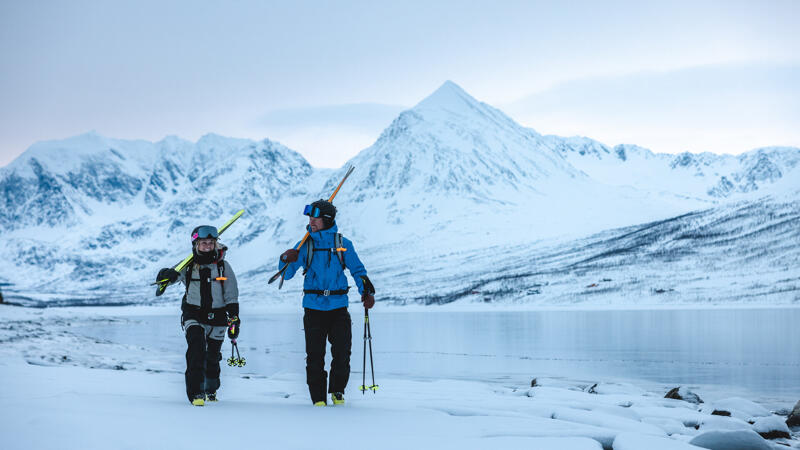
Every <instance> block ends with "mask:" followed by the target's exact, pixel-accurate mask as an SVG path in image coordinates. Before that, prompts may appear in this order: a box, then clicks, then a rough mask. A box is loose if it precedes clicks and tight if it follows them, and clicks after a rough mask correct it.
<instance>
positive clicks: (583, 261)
mask: <svg viewBox="0 0 800 450" xmlns="http://www.w3.org/2000/svg"><path fill="white" fill-rule="evenodd" d="M798 224H800V192H796V193H794V194H793V195H781V196H777V197H766V198H762V199H759V200H757V201H741V202H735V203H730V204H725V205H721V206H718V207H714V208H710V209H706V210H702V211H693V212H690V213H686V214H682V215H680V216H676V217H672V218H669V219H665V220H659V221H655V222H651V223H644V224H639V225H633V226H629V227H624V228H620V229H612V230H606V231H603V232H601V233H597V234H594V235H591V236H588V237H584V238H580V239H554V240H547V241H542V242H535V243H518V244H514V245H503V246H496V247H489V248H484V249H480V250H476V251H453V252H450V253H441V254H432V255H430V257H429V258H428V260H427V262H426V264H425V265H424V266H423V268H422V269H420V270H424V271H425V273H426V275H425V276H422V275H421V274H418V273H416V272H415V271H414V270H413V269H411V270H412V272H411V273H412V274H411V275H409V274H408V271H409V270H410V268H411V267H415V265H414V264H415V263H414V259H413V258H412V257H407V258H402V259H399V260H398V261H395V262H394V263H393V264H386V265H381V266H379V267H377V268H376V269H377V271H378V273H379V274H380V276H381V278H382V279H386V280H394V279H397V278H400V277H403V276H405V277H408V278H413V279H416V280H419V281H420V283H409V284H408V285H406V286H405V287H404V288H403V289H402V291H401V292H402V294H400V295H393V296H392V297H394V298H393V300H395V301H397V302H400V303H406V302H414V303H426V304H444V303H450V302H455V301H462V302H479V303H483V302H517V303H520V304H533V305H543V304H549V305H553V304H559V305H574V304H583V305H614V304H618V305H621V304H624V305H653V304H661V303H672V304H692V303H696V304H703V303H706V304H710V303H719V302H725V303H728V304H754V303H755V304H757V303H760V302H767V303H798V302H800V227H798ZM452 267H457V269H456V270H454V269H452ZM414 274H416V276H415V275H414ZM423 280H424V281H423ZM432 286H434V287H435V289H431V287H432Z"/></svg>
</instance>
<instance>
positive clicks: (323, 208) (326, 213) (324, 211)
mask: <svg viewBox="0 0 800 450" xmlns="http://www.w3.org/2000/svg"><path fill="white" fill-rule="evenodd" d="M303 214H305V215H307V216H309V217H320V218H322V224H323V225H324V226H325V229H328V228H330V227H332V226H333V222H334V219H335V218H336V207H335V206H333V203H331V202H329V201H326V200H322V199H319V200H317V201H315V202H314V203H312V204H310V205H306V208H305V210H303Z"/></svg>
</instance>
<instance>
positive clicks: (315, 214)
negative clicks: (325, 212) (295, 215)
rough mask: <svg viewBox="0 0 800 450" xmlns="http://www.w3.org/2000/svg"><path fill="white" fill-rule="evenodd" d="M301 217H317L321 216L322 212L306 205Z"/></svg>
mask: <svg viewBox="0 0 800 450" xmlns="http://www.w3.org/2000/svg"><path fill="white" fill-rule="evenodd" d="M303 215H304V216H309V217H319V216H320V215H322V211H320V210H319V208H317V207H316V206H312V205H306V207H305V209H304V210H303Z"/></svg>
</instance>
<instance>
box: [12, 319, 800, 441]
mask: <svg viewBox="0 0 800 450" xmlns="http://www.w3.org/2000/svg"><path fill="white" fill-rule="evenodd" d="M295 308H297V309H299V308H298V307H297V306H296V305H295ZM253 309H254V310H257V311H259V313H258V314H257V313H256V312H255V311H252V312H251V316H250V317H251V318H252V319H251V320H250V322H247V319H246V318H245V319H244V320H245V322H244V323H243V331H242V333H243V334H242V336H241V338H240V342H241V346H242V351H243V356H245V357H247V358H248V362H249V363H248V365H247V366H245V367H244V368H231V367H228V366H226V365H224V364H223V372H222V382H223V388H222V389H221V390H220V398H221V401H220V402H219V403H216V404H211V405H208V406H206V407H203V408H197V407H192V406H190V405H189V404H188V402H187V401H186V398H185V394H184V386H183V374H182V371H183V361H182V354H183V351H184V350H185V348H184V347H183V344H182V342H181V337H180V336H181V332H180V327H179V326H178V324H177V314H176V313H175V307H174V305H170V306H165V307H118V308H102V307H87V308H48V309H39V310H36V309H29V308H18V307H11V306H0V316H2V317H3V318H4V320H3V323H2V325H0V386H2V387H3V389H2V390H0V436H2V438H1V439H2V447H3V448H4V449H26V450H28V449H39V448H65V449H71V448H75V449H92V448H102V449H107V448H131V449H133V448H137V449H138V448H165V449H167V448H168V449H176V448H221V447H230V446H234V447H241V448H253V447H258V448H286V449H293V448H319V447H320V446H326V447H333V448H344V447H346V448H354V449H360V448H364V449H366V448H398V449H399V448H403V449H407V448H423V449H427V448H464V449H473V448H474V449H484V448H504V449H515V448H526V449H530V448H534V449H600V448H606V449H611V448H613V449H617V450H619V449H656V450H658V449H682V448H699V447H692V446H691V445H690V444H689V443H690V442H695V443H703V446H704V447H703V448H731V445H732V444H731V442H733V441H734V440H738V441H742V440H744V441H747V440H749V441H752V442H754V443H755V445H757V446H755V447H747V448H767V449H768V448H786V447H785V446H783V445H781V446H778V445H777V444H776V443H778V442H780V443H781V444H784V445H789V446H791V447H793V448H800V441H798V435H797V434H794V437H793V439H779V440H773V441H766V440H764V439H762V438H761V437H760V436H759V435H758V434H756V431H758V432H765V430H768V429H769V430H773V429H776V428H781V423H783V421H784V420H785V417H782V416H778V415H775V414H773V413H772V412H771V411H770V410H777V409H791V406H792V405H793V403H794V401H795V400H796V399H788V398H787V399H786V400H785V402H777V405H775V404H771V405H764V406H762V405H759V404H756V403H753V402H752V401H750V400H746V399H744V398H740V397H737V396H735V395H730V396H728V397H727V398H726V396H724V395H722V393H723V392H724V390H704V389H703V388H694V387H693V388H692V389H693V390H694V391H695V392H696V393H697V394H699V396H700V397H701V398H702V399H703V400H705V403H702V404H699V405H696V404H693V403H689V402H687V401H681V400H672V399H665V398H664V394H665V391H666V389H664V388H659V387H658V386H656V385H655V384H654V383H648V382H644V381H643V382H641V383H630V382H625V381H620V380H619V379H618V378H617V377H606V378H599V377H596V378H594V379H589V378H586V377H584V376H580V377H579V376H571V374H570V373H561V374H541V373H531V374H529V375H528V376H521V375H520V374H514V376H510V377H508V378H507V379H504V380H498V379H493V378H491V377H488V378H487V377H485V376H484V374H485V372H486V370H487V368H486V367H483V368H478V367H476V368H475V369H474V371H472V372H470V371H466V372H464V373H462V376H460V377H458V379H456V378H454V377H451V376H450V374H449V372H448V371H447V370H446V368H445V367H444V366H445V365H447V364H448V361H449V360H448V359H447V358H446V357H444V358H441V359H439V360H438V364H440V366H439V367H441V368H437V366H436V364H437V360H436V359H433V360H429V361H432V363H431V367H429V368H428V370H427V371H426V374H425V375H426V376H420V377H410V376H405V375H403V374H401V373H400V371H397V370H394V371H392V370H388V367H389V364H387V362H386V358H387V357H388V356H387V354H386V353H385V350H386V349H391V348H398V347H402V346H404V345H405V346H408V345H411V344H407V343H406V342H405V339H407V338H409V337H410V336H408V335H406V336H403V335H402V334H398V333H390V332H388V331H387V326H388V323H386V322H383V323H382V322H381V319H384V320H386V318H387V317H389V316H391V315H392V314H401V313H397V312H395V313H388V312H385V311H383V310H380V309H376V310H375V311H374V313H373V314H372V315H371V316H374V320H373V322H374V324H373V327H374V330H373V336H374V338H375V340H374V342H375V346H376V356H375V357H376V362H377V365H376V368H377V380H376V381H377V384H379V385H380V388H379V389H378V392H377V394H372V393H368V394H367V395H362V394H361V393H358V392H357V390H356V389H355V388H354V387H355V386H357V385H359V384H360V382H361V370H360V363H361V356H362V355H361V348H360V336H361V334H360V333H361V330H362V329H361V325H360V322H359V320H358V319H359V318H358V315H357V314H358V309H357V308H351V314H353V319H354V327H353V335H354V348H353V350H354V352H353V361H352V366H353V374H352V376H351V380H350V389H349V391H348V393H347V404H346V405H345V406H344V407H339V406H336V407H333V406H329V407H326V408H314V407H312V406H311V405H310V402H309V400H308V393H307V389H306V386H305V382H304V374H303V372H302V367H303V352H302V347H301V346H300V345H298V343H300V342H302V330H301V329H300V326H299V324H294V321H293V320H291V319H290V320H283V319H281V317H284V318H285V317H291V318H299V312H298V311H297V310H296V309H295V310H294V312H288V313H287V311H286V310H283V311H276V312H273V313H272V314H269V313H268V312H269V311H270V310H269V309H265V308H264V307H263V305H262V306H255V307H254V308H253ZM427 311H430V307H428V310H427ZM485 312H486V313H488V312H490V311H485ZM428 314H433V315H437V314H440V315H442V317H444V316H446V315H448V314H449V313H447V312H429V313H428ZM464 314H471V315H472V316H473V317H477V316H480V313H464ZM256 315H259V316H264V317H265V319H264V320H266V321H267V322H264V321H263V320H262V321H258V320H255V316H256ZM294 316H297V317H294ZM162 319H163V320H174V321H175V324H174V326H173V327H172V328H173V331H172V332H171V333H170V334H169V335H166V333H164V331H163V330H162V328H161V327H154V326H152V325H151V324H152V323H158V321H159V320H162ZM248 323H249V324H250V325H251V327H261V328H266V327H271V328H273V329H274V330H278V331H277V333H278V334H281V333H285V334H287V335H286V336H285V337H284V339H278V338H273V339H271V341H270V342H252V341H253V340H256V339H254V338H255V337H256V336H260V335H259V334H258V333H257V332H256V330H252V328H251V330H252V331H250V335H249V336H250V337H248V334H247V333H248V331H247V330H248V329H247V328H246V327H247V324H248ZM378 325H382V326H381V327H379V326H378ZM425 326H427V324H426V325H425ZM467 326H470V325H469V324H467ZM109 330H116V332H111V331H109ZM476 330H477V328H476ZM158 333H164V334H165V335H164V336H163V340H159V339H158V336H155V337H153V336H150V337H147V338H145V336H147V335H153V334H158ZM273 333H275V332H274V331H273ZM789 338H791V336H790V337H789ZM262 339H263V338H262ZM132 342H139V343H140V344H139V345H136V344H132ZM444 345H449V344H448V343H447V342H445V343H444ZM485 345H488V347H492V345H495V346H497V348H495V350H494V353H495V354H503V352H504V351H507V349H503V348H501V347H502V344H500V343H498V344H492V343H485ZM229 348H230V347H228V346H227V344H226V346H225V347H223V352H225V351H226V350H228V351H229ZM478 351H479V352H483V353H485V352H486V349H478ZM474 353H475V352H467V353H466V354H465V355H462V357H465V358H466V360H467V362H468V363H472V364H473V365H474V366H477V365H481V364H487V362H486V361H487V360H486V359H483V358H480V357H476V355H475V354H474ZM270 359H272V360H277V361H278V362H277V363H275V364H273V366H272V368H271V369H262V367H265V366H263V365H260V364H259V361H260V360H270ZM381 364H383V365H381ZM387 372H388V373H387ZM573 375H574V374H573ZM533 378H536V386H535V387H531V382H532V379H533ZM682 393H683V394H684V395H685V393H686V389H685V388H684V389H683V390H682ZM765 406H767V408H765ZM714 409H725V410H727V411H730V412H731V414H732V415H731V416H730V417H724V416H718V415H712V414H711V412H712V411H714ZM749 422H753V424H751V423H749Z"/></svg>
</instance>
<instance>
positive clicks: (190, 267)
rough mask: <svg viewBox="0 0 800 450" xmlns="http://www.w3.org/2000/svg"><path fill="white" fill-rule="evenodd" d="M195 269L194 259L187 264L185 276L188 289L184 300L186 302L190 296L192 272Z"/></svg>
mask: <svg viewBox="0 0 800 450" xmlns="http://www.w3.org/2000/svg"><path fill="white" fill-rule="evenodd" d="M193 271H194V261H192V263H191V264H189V265H188V266H186V274H185V275H184V276H183V278H184V279H185V280H186V283H184V284H185V285H186V291H185V292H184V293H183V301H184V302H185V301H186V300H187V299H188V298H189V283H191V282H192V272H193Z"/></svg>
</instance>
